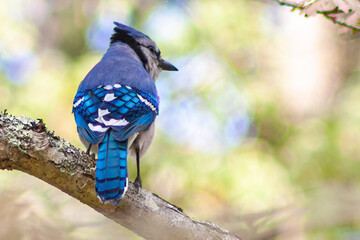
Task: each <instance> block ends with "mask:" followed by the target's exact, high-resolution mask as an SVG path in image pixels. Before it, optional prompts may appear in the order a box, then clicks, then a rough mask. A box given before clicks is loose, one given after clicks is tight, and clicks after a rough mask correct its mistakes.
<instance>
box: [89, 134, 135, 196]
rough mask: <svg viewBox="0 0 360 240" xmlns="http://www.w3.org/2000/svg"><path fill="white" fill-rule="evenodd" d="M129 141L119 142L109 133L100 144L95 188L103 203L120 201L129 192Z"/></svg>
mask: <svg viewBox="0 0 360 240" xmlns="http://www.w3.org/2000/svg"><path fill="white" fill-rule="evenodd" d="M126 159H127V140H126V141H117V140H116V139H115V138H114V137H113V135H112V132H111V131H108V132H107V133H106V135H105V137H104V139H103V140H102V142H101V143H100V144H99V152H98V160H97V163H96V181H95V188H96V192H97V194H98V196H99V197H100V199H101V200H102V201H103V202H107V201H110V200H117V199H120V198H121V197H122V196H123V195H124V194H125V192H126V190H127V185H128V175H127V161H126Z"/></svg>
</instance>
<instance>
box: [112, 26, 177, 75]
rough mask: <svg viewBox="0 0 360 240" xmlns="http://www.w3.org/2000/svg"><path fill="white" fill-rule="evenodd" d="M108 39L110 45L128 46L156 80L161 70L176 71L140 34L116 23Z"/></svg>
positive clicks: (149, 41)
mask: <svg viewBox="0 0 360 240" xmlns="http://www.w3.org/2000/svg"><path fill="white" fill-rule="evenodd" d="M114 24H115V25H116V26H115V28H114V33H113V34H112V36H111V38H110V44H113V43H116V42H123V43H125V44H127V45H129V46H130V47H131V48H132V49H133V50H134V51H135V52H136V54H137V55H138V56H139V58H140V60H141V61H142V63H143V65H144V68H145V69H146V71H147V72H148V73H149V74H150V76H151V77H152V78H153V79H154V80H156V79H157V77H158V76H159V73H160V72H161V71H162V70H165V71H177V70H178V69H177V68H176V67H175V66H174V65H172V64H171V63H169V62H167V61H165V60H164V59H162V57H161V52H160V50H159V48H158V47H157V46H156V44H155V43H154V41H153V40H151V39H150V38H149V37H148V36H147V35H145V34H143V33H142V32H139V31H137V30H136V29H134V28H131V27H128V26H126V25H123V24H121V23H118V22H114Z"/></svg>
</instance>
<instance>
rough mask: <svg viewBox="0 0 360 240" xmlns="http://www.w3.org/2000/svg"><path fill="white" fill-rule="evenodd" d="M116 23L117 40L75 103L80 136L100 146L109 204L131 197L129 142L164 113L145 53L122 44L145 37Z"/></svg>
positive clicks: (100, 173)
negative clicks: (128, 164)
mask: <svg viewBox="0 0 360 240" xmlns="http://www.w3.org/2000/svg"><path fill="white" fill-rule="evenodd" d="M116 25H117V27H116V28H115V29H118V30H115V33H114V35H113V36H114V38H112V40H114V42H113V43H112V44H111V46H110V47H109V49H108V51H107V52H106V54H105V55H104V57H103V58H102V59H101V61H100V62H99V63H98V64H97V65H96V66H95V67H94V68H93V69H92V70H91V71H90V72H89V74H88V75H87V76H86V77H85V79H84V80H83V81H82V82H81V84H80V86H79V88H78V92H77V93H76V96H75V99H74V104H73V113H74V115H75V121H76V124H77V130H78V133H79V135H80V136H81V137H83V138H84V139H86V140H87V141H88V142H89V143H91V144H99V151H98V160H97V164H96V181H95V186H96V192H97V194H98V196H99V197H100V199H101V200H102V201H103V202H108V201H114V200H115V201H116V200H118V199H120V198H121V197H122V196H123V194H124V193H125V191H126V189H127V186H128V178H127V163H126V159H127V148H128V146H127V140H128V138H129V137H130V136H131V135H133V134H134V133H136V132H140V131H144V130H146V129H147V128H148V127H149V126H150V125H151V123H152V122H153V121H154V120H155V118H156V116H157V115H158V112H159V99H158V95H157V90H156V87H155V83H154V80H153V79H152V78H151V76H150V75H149V74H148V72H147V71H146V70H145V69H144V66H143V62H142V61H141V59H140V58H139V55H138V54H137V53H135V51H134V50H133V49H132V48H131V47H130V45H129V44H127V43H125V41H122V42H121V38H123V39H126V38H127V39H128V40H129V39H130V40H131V38H133V39H134V38H136V37H139V36H140V35H139V34H142V33H140V32H138V31H136V30H135V29H132V28H129V27H127V26H124V25H121V24H118V23H116ZM115 36H116V37H115ZM124 36H125V37H124ZM141 37H147V36H146V35H144V34H142V36H141ZM130 40H129V41H130ZM119 41H120V42H119Z"/></svg>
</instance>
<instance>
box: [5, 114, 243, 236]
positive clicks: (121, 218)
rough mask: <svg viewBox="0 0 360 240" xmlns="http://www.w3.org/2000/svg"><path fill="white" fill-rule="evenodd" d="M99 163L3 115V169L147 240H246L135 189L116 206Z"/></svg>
mask: <svg viewBox="0 0 360 240" xmlns="http://www.w3.org/2000/svg"><path fill="white" fill-rule="evenodd" d="M95 164H96V161H95V160H94V159H92V158H91V157H90V156H88V155H87V154H86V153H85V152H83V151H82V150H80V149H78V148H75V147H74V146H72V145H71V144H70V143H69V142H66V141H65V140H63V139H61V138H59V137H57V136H55V135H54V133H53V132H49V131H46V128H45V125H44V124H43V122H42V121H41V120H34V119H31V118H26V117H24V116H20V117H14V116H11V115H8V114H6V113H4V114H2V115H0V169H6V170H13V169H16V170H20V171H22V172H25V173H28V174H30V175H33V176H35V177H37V178H40V179H42V180H44V181H45V182H47V183H49V184H51V185H53V186H54V187H56V188H58V189H60V190H62V191H63V192H65V193H67V194H69V195H70V196H72V197H74V198H76V199H78V200H79V201H81V202H82V203H84V204H86V205H88V206H89V207H92V208H93V209H95V210H96V211H98V212H99V213H101V214H103V215H104V216H106V217H108V218H110V219H112V220H114V221H115V222H117V223H119V224H121V225H122V226H124V227H126V228H128V229H130V230H131V231H133V232H135V233H136V234H138V235H140V236H142V237H144V238H145V239H156V240H162V239H164V240H168V239H173V240H177V239H179V240H180V239H227V240H232V239H240V238H239V237H237V236H235V235H233V234H231V233H229V232H228V231H226V230H224V229H222V228H220V227H218V226H216V225H215V224H213V223H210V222H201V221H197V220H195V219H193V218H191V217H189V216H187V215H186V214H184V213H183V212H182V209H180V208H178V207H176V206H174V205H173V204H171V203H168V202H166V201H164V200H163V199H161V198H159V197H158V196H157V195H155V194H152V193H150V192H148V191H147V190H144V189H139V191H137V189H136V188H135V187H134V185H133V184H132V183H129V189H128V191H127V193H126V195H125V197H124V198H123V199H122V200H121V201H120V203H119V204H118V205H117V206H115V205H112V204H102V203H101V202H100V201H99V200H98V198H97V196H96V193H95V186H94V179H95Z"/></svg>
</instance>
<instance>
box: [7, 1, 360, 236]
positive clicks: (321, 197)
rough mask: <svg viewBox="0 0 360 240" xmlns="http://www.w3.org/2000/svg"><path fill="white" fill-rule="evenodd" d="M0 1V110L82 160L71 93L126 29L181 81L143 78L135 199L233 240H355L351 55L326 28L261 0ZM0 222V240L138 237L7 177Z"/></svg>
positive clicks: (42, 188) (359, 195) (359, 90)
mask: <svg viewBox="0 0 360 240" xmlns="http://www.w3.org/2000/svg"><path fill="white" fill-rule="evenodd" d="M1 3H2V4H1V7H0V32H1V34H0V96H1V97H0V109H2V110H3V109H5V108H6V109H8V112H9V113H11V114H13V115H21V114H23V115H26V116H29V117H33V118H42V119H44V121H45V122H46V124H47V127H48V128H49V129H52V130H55V133H56V134H57V135H59V136H61V137H62V138H64V139H66V140H68V141H70V142H71V143H72V144H74V145H75V146H77V147H80V148H83V149H84V147H83V146H82V145H81V143H80V141H79V139H78V136H77V133H76V127H75V123H74V118H73V116H72V114H71V108H72V101H73V97H74V95H75V93H76V90H77V86H78V84H79V83H80V81H81V80H82V79H83V78H84V77H85V75H86V74H87V73H88V72H89V70H90V69H91V68H92V67H93V66H94V65H95V64H96V63H97V62H98V61H99V60H100V58H101V56H102V54H103V53H104V52H105V51H106V49H107V47H108V43H109V37H110V34H111V33H112V29H113V24H112V22H113V21H119V22H122V23H125V24H129V25H131V26H133V27H136V28H138V29H139V30H142V31H143V32H145V33H146V34H148V35H149V36H150V37H151V38H152V39H153V40H154V41H155V42H156V43H157V45H158V46H159V48H160V49H161V50H162V55H163V57H164V58H165V59H167V60H169V61H170V62H172V63H173V64H174V65H175V66H176V67H178V68H179V70H180V71H179V72H171V73H166V72H165V73H162V74H160V78H159V79H158V80H157V87H158V91H159V94H160V99H161V103H160V116H159V118H158V119H157V131H156V136H155V140H154V142H153V144H152V147H151V148H150V150H149V152H148V153H147V154H146V155H145V157H144V159H143V161H142V174H143V187H144V188H146V189H148V190H150V191H152V192H155V193H157V194H158V195H160V196H161V197H163V198H165V199H166V200H168V201H170V202H172V203H174V204H176V205H178V206H180V207H182V208H183V209H184V211H185V212H186V213H187V214H189V215H191V216H193V217H195V218H197V219H201V220H210V221H213V222H215V223H217V224H218V225H220V226H222V227H224V228H226V229H228V230H230V231H233V232H234V233H237V234H238V235H239V236H241V237H242V238H243V239H253V240H255V239H256V240H262V239H264V240H265V239H280V240H281V239H316V240H322V239H324V240H329V239H330V240H331V239H349V240H353V239H360V226H359V224H360V188H359V187H360V182H359V180H360V174H359V170H360V161H359V158H360V146H359V140H360V111H359V109H358V106H359V102H360V82H359V69H360V64H359V50H360V44H359V41H355V40H352V41H350V40H345V39H344V37H342V36H340V35H339V34H338V26H337V25H334V24H332V23H331V22H330V21H328V20H324V19H322V18H321V17H316V18H309V19H308V18H304V17H302V16H299V14H298V13H296V12H293V13H292V12H290V9H289V8H287V7H281V6H279V5H278V4H277V3H275V2H273V1H270V0H269V1H266V0H259V1H245V0H236V1H235V0H233V1H231V0H223V1H216V0H184V1H180V0H172V1H170V0H169V1H156V0H150V1H134V0H133V1H122V0H87V1H85V0H79V1H70V0H31V1H30V0H2V2H1ZM129 167H130V173H129V175H130V179H131V180H133V179H134V178H135V163H134V162H133V161H131V162H130V163H129ZM0 216H1V218H0V224H1V226H2V227H1V229H0V239H9V240H12V239H31V240H32V239H36V240H38V239H39V240H41V239H89V240H92V239H94V240H95V239H99V240H107V239H109V240H110V239H141V238H140V237H138V236H136V235H135V234H133V233H131V232H130V231H128V230H126V229H124V228H123V227H121V226H120V225H117V224H115V223H113V222H112V221H111V220H109V219H106V218H105V217H103V216H101V215H100V214H98V213H96V212H95V211H93V210H92V209H90V208H88V207H87V206H84V205H83V204H81V203H80V202H78V201H77V200H74V199H71V198H70V197H69V196H67V195H66V194H64V193H62V192H61V191H59V190H57V189H55V188H53V187H52V186H49V185H48V184H46V183H44V182H42V181H40V180H38V179H35V178H33V177H31V176H28V175H26V174H24V173H21V172H15V171H14V172H5V171H2V172H1V173H0Z"/></svg>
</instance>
